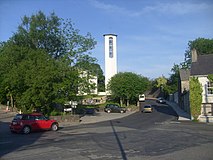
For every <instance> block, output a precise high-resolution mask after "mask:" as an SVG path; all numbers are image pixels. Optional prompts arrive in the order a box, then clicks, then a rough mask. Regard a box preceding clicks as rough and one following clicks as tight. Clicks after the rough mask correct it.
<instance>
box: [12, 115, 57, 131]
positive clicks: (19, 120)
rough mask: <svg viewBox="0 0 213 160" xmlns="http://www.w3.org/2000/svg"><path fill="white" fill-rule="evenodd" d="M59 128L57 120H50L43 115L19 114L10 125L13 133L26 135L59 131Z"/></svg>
mask: <svg viewBox="0 0 213 160" xmlns="http://www.w3.org/2000/svg"><path fill="white" fill-rule="evenodd" d="M58 128H59V124H58V122H57V121H56V120H50V119H48V118H47V117H45V116H44V115H43V114H41V113H32V114H17V115H16V116H15V117H14V119H13V120H12V122H11V123H10V130H11V132H16V133H24V134H29V133H30V132H33V131H40V130H53V131H57V130H58Z"/></svg>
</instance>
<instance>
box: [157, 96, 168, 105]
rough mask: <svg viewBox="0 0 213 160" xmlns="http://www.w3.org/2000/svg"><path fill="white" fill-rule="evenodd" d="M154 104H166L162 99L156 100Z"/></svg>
mask: <svg viewBox="0 0 213 160" xmlns="http://www.w3.org/2000/svg"><path fill="white" fill-rule="evenodd" d="M156 102H157V103H161V104H165V103H166V101H165V99H163V98H162V97H159V98H157V100H156Z"/></svg>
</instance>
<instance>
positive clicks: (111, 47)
mask: <svg viewBox="0 0 213 160" xmlns="http://www.w3.org/2000/svg"><path fill="white" fill-rule="evenodd" d="M109 57H110V58H113V38H112V37H109Z"/></svg>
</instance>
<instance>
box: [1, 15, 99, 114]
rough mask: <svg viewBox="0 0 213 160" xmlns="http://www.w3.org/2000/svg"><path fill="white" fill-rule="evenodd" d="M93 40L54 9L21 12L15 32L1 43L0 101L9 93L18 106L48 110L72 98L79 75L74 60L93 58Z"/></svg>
mask: <svg viewBox="0 0 213 160" xmlns="http://www.w3.org/2000/svg"><path fill="white" fill-rule="evenodd" d="M95 44H96V42H95V41H94V39H93V38H92V37H91V35H90V33H88V34H87V35H86V36H82V35H80V34H79V30H77V29H74V27H73V24H72V23H71V21H70V20H67V21H65V20H63V19H60V18H58V17H57V16H56V15H55V14H54V13H52V14H51V15H50V16H45V15H44V14H43V13H42V12H41V11H39V12H38V13H37V14H36V15H32V16H31V17H27V16H24V18H23V19H22V23H21V25H19V27H18V30H17V32H16V33H14V35H13V36H12V37H11V38H10V39H9V40H8V41H7V42H4V43H1V45H0V74H1V77H0V80H1V81H0V98H1V101H2V100H4V99H5V98H6V96H7V95H10V96H11V97H12V98H13V99H14V101H15V102H16V105H17V107H18V108H22V109H24V110H26V111H27V110H30V109H31V108H32V107H40V108H41V107H44V110H47V109H48V108H49V107H51V106H52V105H53V104H54V103H63V102H64V101H65V100H70V99H72V98H75V97H76V93H77V91H78V82H79V79H80V77H79V72H78V71H79V68H78V65H77V64H78V63H82V64H83V62H84V63H85V64H88V65H89V64H90V63H92V62H93V61H92V60H95V58H92V57H91V56H90V55H91V53H90V52H88V51H89V50H91V49H93V48H94V46H95ZM82 59H84V61H82ZM91 70H92V69H91Z"/></svg>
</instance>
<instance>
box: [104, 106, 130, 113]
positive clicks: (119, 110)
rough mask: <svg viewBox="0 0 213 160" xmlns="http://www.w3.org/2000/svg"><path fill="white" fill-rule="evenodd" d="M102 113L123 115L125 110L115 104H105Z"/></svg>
mask: <svg viewBox="0 0 213 160" xmlns="http://www.w3.org/2000/svg"><path fill="white" fill-rule="evenodd" d="M104 111H105V112H107V113H125V112H126V108H124V107H120V106H119V105H116V104H107V105H106V106H105V108H104Z"/></svg>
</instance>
